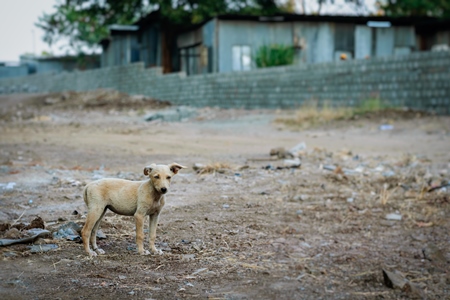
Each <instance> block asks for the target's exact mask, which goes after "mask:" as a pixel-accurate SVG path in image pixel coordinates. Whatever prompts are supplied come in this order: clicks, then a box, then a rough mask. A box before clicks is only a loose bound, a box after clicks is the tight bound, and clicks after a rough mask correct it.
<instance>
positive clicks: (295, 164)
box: [283, 158, 302, 168]
mask: <svg viewBox="0 0 450 300" xmlns="http://www.w3.org/2000/svg"><path fill="white" fill-rule="evenodd" d="M283 164H284V166H285V167H286V168H300V166H301V165H302V162H301V161H300V159H299V158H295V159H285V160H284V161H283Z"/></svg>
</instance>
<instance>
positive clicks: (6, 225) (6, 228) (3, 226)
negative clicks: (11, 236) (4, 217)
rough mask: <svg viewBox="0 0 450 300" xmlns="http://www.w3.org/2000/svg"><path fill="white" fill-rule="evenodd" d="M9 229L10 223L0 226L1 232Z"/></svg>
mask: <svg viewBox="0 0 450 300" xmlns="http://www.w3.org/2000/svg"><path fill="white" fill-rule="evenodd" d="M9 228H11V224H9V223H1V224H0V231H6V230H8V229H9Z"/></svg>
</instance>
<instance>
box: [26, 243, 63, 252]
mask: <svg viewBox="0 0 450 300" xmlns="http://www.w3.org/2000/svg"><path fill="white" fill-rule="evenodd" d="M28 249H30V252H31V253H42V252H47V251H50V250H54V249H58V245H56V244H44V245H33V246H28Z"/></svg>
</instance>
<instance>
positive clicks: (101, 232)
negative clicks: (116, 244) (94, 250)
mask: <svg viewBox="0 0 450 300" xmlns="http://www.w3.org/2000/svg"><path fill="white" fill-rule="evenodd" d="M97 238H98V239H100V240H104V239H106V234H104V233H103V231H102V230H101V229H99V230H97Z"/></svg>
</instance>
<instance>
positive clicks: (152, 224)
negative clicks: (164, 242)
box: [148, 213, 163, 255]
mask: <svg viewBox="0 0 450 300" xmlns="http://www.w3.org/2000/svg"><path fill="white" fill-rule="evenodd" d="M158 217H159V213H155V214H153V215H150V218H149V228H148V235H149V242H150V251H152V253H153V254H159V255H162V254H163V252H162V251H161V250H160V249H156V247H155V240H156V228H157V227H158Z"/></svg>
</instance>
